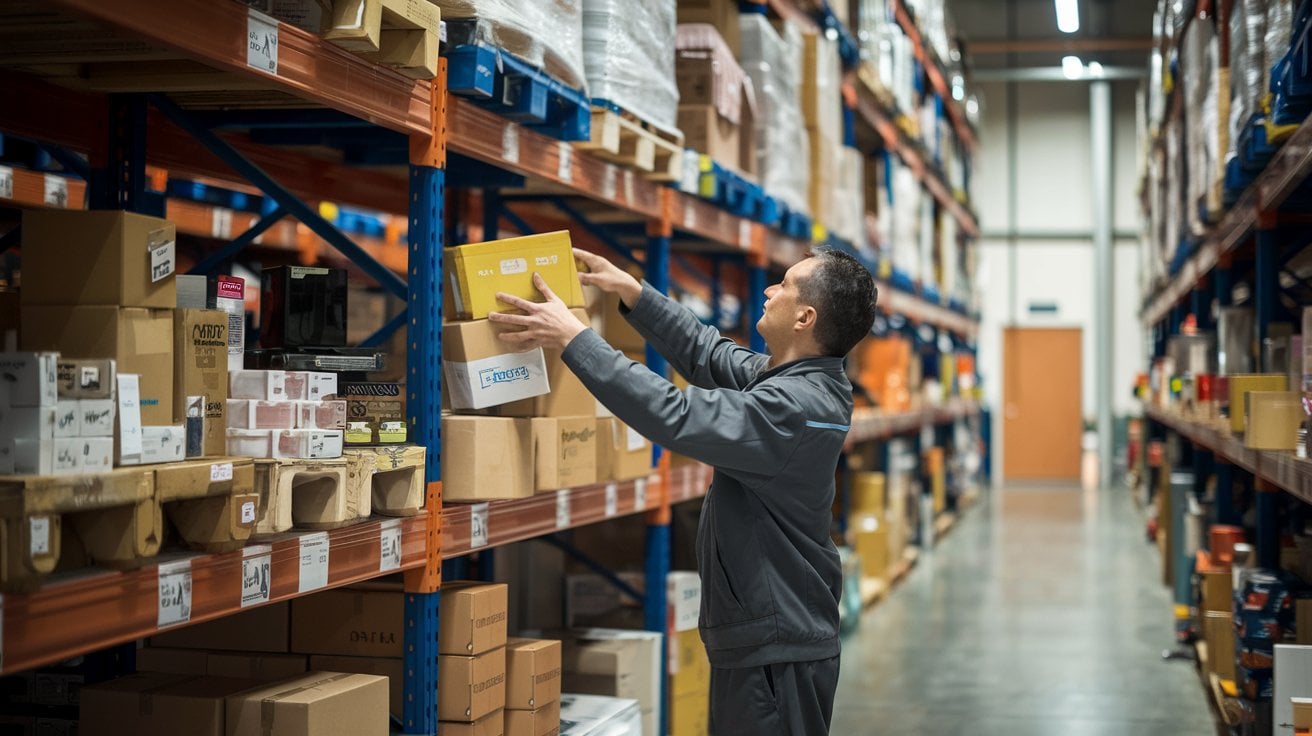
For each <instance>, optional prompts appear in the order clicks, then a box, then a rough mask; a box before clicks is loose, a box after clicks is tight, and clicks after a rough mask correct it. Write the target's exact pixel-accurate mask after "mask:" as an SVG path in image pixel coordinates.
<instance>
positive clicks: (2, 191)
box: [0, 166, 14, 199]
mask: <svg viewBox="0 0 1312 736" xmlns="http://www.w3.org/2000/svg"><path fill="white" fill-rule="evenodd" d="M13 198H14V170H13V169H11V168H9V167H8V166H0V199H13Z"/></svg>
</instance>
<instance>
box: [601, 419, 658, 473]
mask: <svg viewBox="0 0 1312 736" xmlns="http://www.w3.org/2000/svg"><path fill="white" fill-rule="evenodd" d="M651 469H652V466H651V442H650V441H649V440H648V439H647V438H646V437H643V436H642V435H640V434H638V433H637V432H636V431H634V430H633V428H632V427H629V426H628V425H626V424H625V423H624V422H621V421H620V420H618V419H616V418H615V417H603V418H600V419H598V420H597V482H599V483H600V482H603V481H608V480H630V479H633V478H645V477H647V476H648V475H650V474H651Z"/></svg>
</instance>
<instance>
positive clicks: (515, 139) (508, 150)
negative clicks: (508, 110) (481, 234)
mask: <svg viewBox="0 0 1312 736" xmlns="http://www.w3.org/2000/svg"><path fill="white" fill-rule="evenodd" d="M501 159H502V160H503V161H505V162H506V163H511V164H517V163H519V126H517V125H507V126H506V127H505V128H502V130H501ZM489 237H490V236H489Z"/></svg>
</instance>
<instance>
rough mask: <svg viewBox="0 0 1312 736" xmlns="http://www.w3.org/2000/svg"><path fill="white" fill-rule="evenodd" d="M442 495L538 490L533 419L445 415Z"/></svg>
mask: <svg viewBox="0 0 1312 736" xmlns="http://www.w3.org/2000/svg"><path fill="white" fill-rule="evenodd" d="M441 462H442V500H443V501H485V500H488V499H498V498H528V497H529V496H532V495H533V490H534V485H533V430H532V426H531V425H530V424H529V423H528V420H522V419H508V418H502V417H460V416H444V417H442V458H441Z"/></svg>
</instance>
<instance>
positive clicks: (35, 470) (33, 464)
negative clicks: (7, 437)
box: [14, 437, 55, 475]
mask: <svg viewBox="0 0 1312 736" xmlns="http://www.w3.org/2000/svg"><path fill="white" fill-rule="evenodd" d="M14 472H15V473H20V474H23V475H51V474H53V473H54V472H55V441H54V440H53V439H45V440H39V439H36V438H33V437H18V438H16V439H14Z"/></svg>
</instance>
